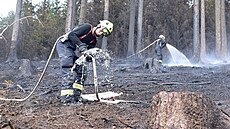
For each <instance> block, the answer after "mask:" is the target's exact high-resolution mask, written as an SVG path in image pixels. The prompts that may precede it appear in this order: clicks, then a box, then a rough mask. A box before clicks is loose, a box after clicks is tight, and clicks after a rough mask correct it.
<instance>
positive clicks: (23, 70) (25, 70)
mask: <svg viewBox="0 0 230 129" xmlns="http://www.w3.org/2000/svg"><path fill="white" fill-rule="evenodd" d="M19 69H20V73H19V74H20V75H21V76H23V77H28V76H31V75H33V74H34V72H35V70H34V69H33V67H32V65H31V61H30V60H29V59H22V60H21V64H20V68H19Z"/></svg>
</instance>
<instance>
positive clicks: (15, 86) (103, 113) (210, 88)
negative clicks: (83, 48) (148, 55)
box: [0, 59, 230, 129]
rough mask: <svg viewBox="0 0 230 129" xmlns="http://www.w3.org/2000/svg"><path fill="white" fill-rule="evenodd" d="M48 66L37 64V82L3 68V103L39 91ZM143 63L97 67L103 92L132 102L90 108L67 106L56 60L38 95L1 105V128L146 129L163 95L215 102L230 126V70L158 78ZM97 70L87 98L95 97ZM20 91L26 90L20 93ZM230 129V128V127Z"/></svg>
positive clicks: (181, 70)
mask: <svg viewBox="0 0 230 129" xmlns="http://www.w3.org/2000/svg"><path fill="white" fill-rule="evenodd" d="M45 63H46V62H45V61H41V62H32V64H33V68H34V70H35V72H34V74H33V75H32V76H26V75H22V74H20V73H21V71H20V65H15V64H14V65H13V64H10V65H9V64H4V63H2V64H1V65H0V97H4V98H24V97H25V96H27V95H28V94H29V93H30V92H31V91H32V89H33V88H34V86H35V85H36V83H37V81H38V79H39V77H40V74H41V72H42V70H43V68H44V66H45ZM142 64H143V61H141V60H126V59H115V60H113V61H112V62H111V66H110V67H109V68H108V69H106V68H105V67H103V66H100V65H98V67H97V73H98V76H99V79H98V80H99V91H100V92H104V91H114V92H117V93H120V92H122V93H123V94H122V95H121V96H120V97H118V98H116V99H122V100H129V101H131V102H126V103H118V104H108V103H101V102H87V103H84V104H81V105H79V104H75V105H62V104H61V103H60V100H59V92H60V83H61V78H60V71H59V62H58V60H52V62H51V63H50V65H49V67H48V69H47V72H46V74H45V76H44V78H43V80H42V82H41V84H40V85H39V87H38V89H37V90H36V91H35V93H34V94H33V95H32V96H31V97H30V98H29V99H28V100H26V101H23V102H15V101H0V128H6V129H12V128H15V129H67V128H68V129H72V128H74V129H80V128H82V129H91V128H94V129H102V128H108V129H114V128H117V129H129V128H134V129H135V128H136V129H146V128H149V127H148V122H149V121H150V113H151V112H150V108H151V99H152V97H153V96H154V95H156V94H157V93H159V92H161V91H168V92H171V91H176V92H180V91H185V92H200V93H202V94H204V95H207V96H208V97H209V98H211V99H212V100H213V101H214V102H215V103H216V105H217V107H218V108H219V109H220V110H222V112H223V115H224V116H225V118H226V119H225V121H226V123H230V122H229V121H230V119H229V116H230V95H229V91H230V79H229V77H230V65H229V64H225V65H215V66H214V65H209V66H205V67H184V66H171V67H168V66H165V67H164V72H161V73H153V72H152V71H151V70H150V69H145V68H143V66H142ZM92 71H93V70H92V68H91V66H90V65H89V67H88V80H87V81H86V86H85V88H84V94H86V93H94V86H93V76H92ZM20 87H21V88H20ZM226 128H229V129H230V126H229V127H226Z"/></svg>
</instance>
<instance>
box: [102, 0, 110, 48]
mask: <svg viewBox="0 0 230 129" xmlns="http://www.w3.org/2000/svg"><path fill="white" fill-rule="evenodd" d="M104 19H107V20H108V19H109V0H105V9H104ZM101 48H102V49H104V50H106V49H107V37H103V39H102V46H101Z"/></svg>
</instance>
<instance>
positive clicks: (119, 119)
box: [117, 118, 133, 128]
mask: <svg viewBox="0 0 230 129" xmlns="http://www.w3.org/2000/svg"><path fill="white" fill-rule="evenodd" d="M117 120H118V121H119V122H120V123H122V124H123V125H125V126H127V127H129V128H133V127H132V126H131V125H129V124H127V123H125V122H124V121H122V120H121V119H119V118H117Z"/></svg>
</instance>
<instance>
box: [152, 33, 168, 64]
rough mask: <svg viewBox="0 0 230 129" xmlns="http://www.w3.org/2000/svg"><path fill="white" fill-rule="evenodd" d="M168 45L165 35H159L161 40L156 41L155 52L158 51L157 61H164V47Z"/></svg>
mask: <svg viewBox="0 0 230 129" xmlns="http://www.w3.org/2000/svg"><path fill="white" fill-rule="evenodd" d="M165 46H166V42H165V36H164V35H160V36H159V40H158V41H157V43H156V47H155V53H156V56H157V57H156V61H157V62H158V63H160V64H161V63H162V59H163V56H162V49H163V48H164V47H165Z"/></svg>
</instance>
